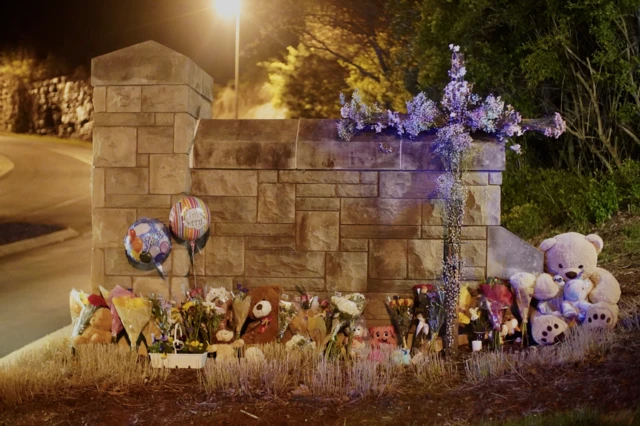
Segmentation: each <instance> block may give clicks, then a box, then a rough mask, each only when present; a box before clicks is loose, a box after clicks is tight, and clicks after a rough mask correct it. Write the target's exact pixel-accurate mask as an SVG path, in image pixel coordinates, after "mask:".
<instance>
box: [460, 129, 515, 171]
mask: <svg viewBox="0 0 640 426" xmlns="http://www.w3.org/2000/svg"><path fill="white" fill-rule="evenodd" d="M472 149H473V151H472V156H471V161H470V164H469V166H468V170H487V171H500V170H504V169H505V167H506V163H507V160H506V155H505V150H504V149H505V143H504V142H500V141H499V140H498V139H496V138H494V137H491V136H486V137H480V138H478V137H474V143H473V145H472Z"/></svg>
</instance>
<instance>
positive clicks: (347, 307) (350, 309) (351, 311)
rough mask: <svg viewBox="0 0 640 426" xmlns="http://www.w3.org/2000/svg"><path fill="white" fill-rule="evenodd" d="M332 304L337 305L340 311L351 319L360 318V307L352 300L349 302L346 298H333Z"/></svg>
mask: <svg viewBox="0 0 640 426" xmlns="http://www.w3.org/2000/svg"><path fill="white" fill-rule="evenodd" d="M331 303H333V304H334V305H336V307H337V308H338V311H340V312H341V313H343V314H346V315H349V316H350V317H357V316H360V310H359V309H358V305H356V304H355V302H352V301H351V300H347V299H346V298H344V297H339V296H332V297H331Z"/></svg>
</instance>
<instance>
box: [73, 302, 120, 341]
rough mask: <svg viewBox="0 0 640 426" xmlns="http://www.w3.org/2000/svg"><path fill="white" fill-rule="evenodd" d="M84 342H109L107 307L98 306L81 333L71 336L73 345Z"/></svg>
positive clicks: (108, 312)
mask: <svg viewBox="0 0 640 426" xmlns="http://www.w3.org/2000/svg"><path fill="white" fill-rule="evenodd" d="M86 343H111V311H110V310H109V309H108V308H98V309H97V310H96V311H95V312H94V314H93V316H92V317H91V319H90V320H89V326H88V327H87V328H86V329H85V330H84V331H83V332H82V334H81V335H79V336H75V337H73V345H74V346H76V345H83V344H86Z"/></svg>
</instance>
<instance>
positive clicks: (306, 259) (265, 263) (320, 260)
mask: <svg viewBox="0 0 640 426" xmlns="http://www.w3.org/2000/svg"><path fill="white" fill-rule="evenodd" d="M245 258H246V274H245V275H246V276H247V277H283V278H285V277H288V278H324V273H325V265H324V260H325V259H324V258H325V254H324V253H317V252H300V251H280V252H278V251H257V250H247V251H246V253H245Z"/></svg>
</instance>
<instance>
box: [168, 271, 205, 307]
mask: <svg viewBox="0 0 640 426" xmlns="http://www.w3.org/2000/svg"><path fill="white" fill-rule="evenodd" d="M170 283H171V287H170V289H171V300H175V301H176V302H178V303H183V302H184V301H185V300H186V298H187V297H186V295H185V293H186V292H187V291H188V290H189V289H190V288H193V287H195V286H192V285H191V283H190V279H189V278H187V277H172V278H171V280H170ZM199 283H200V282H199V281H198V284H199Z"/></svg>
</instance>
